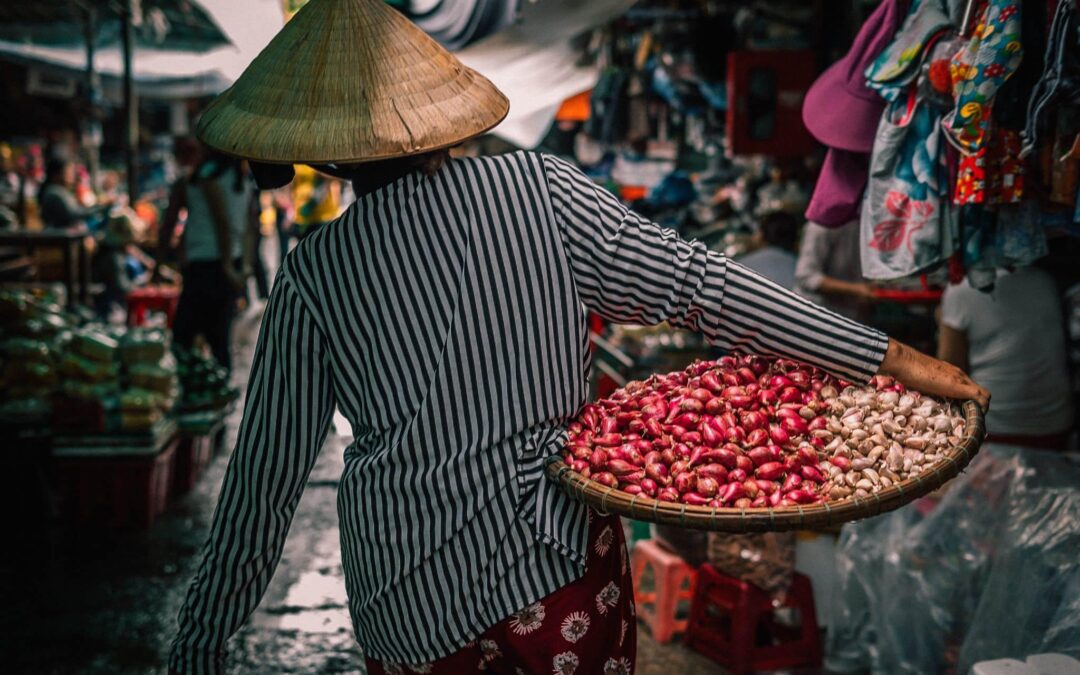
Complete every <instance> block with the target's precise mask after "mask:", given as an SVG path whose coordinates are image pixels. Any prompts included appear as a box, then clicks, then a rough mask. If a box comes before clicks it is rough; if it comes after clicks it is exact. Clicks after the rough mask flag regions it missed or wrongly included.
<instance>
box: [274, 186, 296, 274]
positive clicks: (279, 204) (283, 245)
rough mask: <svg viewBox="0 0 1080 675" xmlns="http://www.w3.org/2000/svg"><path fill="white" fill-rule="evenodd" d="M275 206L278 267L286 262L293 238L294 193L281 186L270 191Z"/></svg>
mask: <svg viewBox="0 0 1080 675" xmlns="http://www.w3.org/2000/svg"><path fill="white" fill-rule="evenodd" d="M270 195H271V200H272V203H273V207H274V229H275V230H277V240H278V267H281V266H282V265H284V264H285V256H286V255H288V253H289V245H290V243H291V242H292V238H293V216H294V213H293V204H292V194H291V191H290V190H289V189H288V188H280V189H277V190H274V191H273V192H271V193H270Z"/></svg>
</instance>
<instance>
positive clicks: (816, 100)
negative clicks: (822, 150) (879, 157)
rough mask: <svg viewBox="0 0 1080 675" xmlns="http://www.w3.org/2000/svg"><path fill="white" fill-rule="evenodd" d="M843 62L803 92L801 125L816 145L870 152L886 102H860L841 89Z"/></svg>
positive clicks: (838, 63) (872, 99) (842, 85)
mask: <svg viewBox="0 0 1080 675" xmlns="http://www.w3.org/2000/svg"><path fill="white" fill-rule="evenodd" d="M844 67H845V63H844V60H843V59H841V60H840V61H838V62H837V63H834V64H833V65H832V66H830V67H829V68H828V70H826V71H825V72H824V73H822V74H821V76H820V77H819V78H818V79H817V80H816V81H815V82H814V84H813V85H812V86H811V87H810V89H809V91H807V92H806V98H805V99H804V100H803V109H802V115H803V124H805V125H806V129H807V130H808V131H809V132H810V134H811V135H812V136H813V137H814V138H816V139H817V140H818V141H819V142H821V143H822V144H824V145H827V146H829V147H830V148H837V149H839V150H848V151H850V152H864V153H865V152H870V151H871V150H872V149H873V147H874V135H875V134H876V133H877V127H878V122H879V121H880V120H881V113H882V111H884V110H885V102H884V101H882V100H881V99H880V98H878V97H876V96H875V97H873V98H869V99H868V98H863V97H860V96H856V95H854V94H852V93H851V92H850V91H848V90H847V88H846V87H845V86H844V72H843V68H844Z"/></svg>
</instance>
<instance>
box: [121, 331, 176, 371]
mask: <svg viewBox="0 0 1080 675" xmlns="http://www.w3.org/2000/svg"><path fill="white" fill-rule="evenodd" d="M168 351H169V336H168V334H167V333H166V332H165V331H162V330H144V329H137V328H136V329H132V330H130V331H128V333H127V335H125V336H124V339H123V341H122V342H121V343H120V358H121V359H122V360H123V361H124V363H128V364H132V363H158V362H159V361H161V360H162V359H163V358H164V357H165V355H166V354H167V353H168Z"/></svg>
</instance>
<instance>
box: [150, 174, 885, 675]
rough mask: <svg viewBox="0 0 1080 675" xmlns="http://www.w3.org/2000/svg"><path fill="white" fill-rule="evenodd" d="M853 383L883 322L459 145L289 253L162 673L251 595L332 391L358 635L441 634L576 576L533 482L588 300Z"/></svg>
mask: <svg viewBox="0 0 1080 675" xmlns="http://www.w3.org/2000/svg"><path fill="white" fill-rule="evenodd" d="M588 311H592V312H595V313H596V314H598V315H600V316H602V317H604V318H605V319H607V320H609V321H614V322H621V323H635V324H656V323H659V322H663V321H668V322H670V323H671V324H673V325H675V326H679V327H682V328H687V329H691V330H695V331H699V332H701V333H702V334H704V335H705V336H706V337H707V338H708V339H709V340H710V341H711V342H713V343H714V344H716V345H719V346H722V347H725V348H728V349H742V350H746V351H750V352H756V353H761V354H770V355H778V356H785V357H792V358H797V359H801V360H803V361H807V362H809V363H812V364H814V365H817V366H820V367H822V368H825V369H826V370H829V371H831V372H833V373H835V374H837V375H840V376H843V377H845V378H848V379H853V380H865V379H867V378H868V377H869V376H870V375H872V374H873V373H874V372H875V371H876V370H877V368H878V365H879V364H880V362H881V359H882V358H883V357H884V353H885V347H886V342H887V341H886V338H885V336H884V335H882V334H881V333H879V332H876V331H874V330H871V329H868V328H865V327H863V326H861V325H859V324H857V323H854V322H852V321H850V320H848V319H846V318H843V317H841V316H839V315H837V314H834V313H831V312H829V311H826V310H823V309H821V308H820V307H817V306H815V305H813V304H810V303H809V302H808V301H806V300H804V299H802V298H799V297H798V296H795V295H793V294H792V293H790V292H788V291H786V290H784V289H782V288H780V287H779V286H777V285H775V284H773V283H772V282H770V281H768V280H766V279H764V278H763V277H761V276H759V275H757V274H755V273H754V272H751V271H749V270H747V269H746V268H744V267H742V266H740V265H738V264H735V263H733V262H731V261H729V260H727V259H726V258H725V257H724V256H723V255H720V254H718V253H714V252H710V251H708V250H707V249H706V248H705V246H704V245H702V244H700V243H697V242H687V241H684V240H682V239H680V238H679V237H678V235H676V234H675V233H674V232H672V231H670V230H665V229H661V228H660V227H659V226H657V225H655V224H653V223H651V222H649V221H648V220H646V219H644V218H642V217H640V216H638V215H636V214H635V213H633V212H631V211H629V210H627V209H626V207H624V206H623V205H622V204H621V203H620V202H619V201H618V200H617V199H615V198H614V197H612V196H611V195H610V194H609V193H607V192H606V191H604V190H603V189H601V188H599V187H597V186H596V185H594V184H593V183H592V182H591V181H589V180H588V179H587V178H586V177H585V176H584V175H583V174H582V173H580V172H579V171H578V170H576V169H575V168H573V167H572V166H571V165H569V164H567V163H566V162H564V161H562V160H559V159H556V158H554V157H550V156H545V155H539V154H534V153H524V152H519V153H514V154H509V155H503V156H499V157H487V158H480V159H459V160H454V161H451V162H449V163H448V164H447V165H446V166H445V167H443V168H442V169H441V170H439V171H438V172H437V173H436V174H435V175H433V176H424V175H422V174H420V173H413V174H409V175H406V176H403V177H401V178H399V179H397V180H396V181H394V182H392V183H390V184H389V185H387V186H384V187H383V188H380V189H378V190H376V191H374V192H372V193H370V194H367V195H365V196H363V197H361V198H360V199H359V200H358V201H357V202H356V203H355V204H353V205H352V206H351V207H350V208H349V209H348V210H347V211H346V212H345V213H344V214H343V215H342V216H341V217H340V218H338V219H337V220H335V221H333V222H331V223H329V224H327V225H325V226H323V227H321V228H319V229H318V230H316V231H315V232H313V233H312V234H311V235H309V236H308V237H307V238H305V239H304V240H303V241H302V242H301V243H300V245H299V246H297V248H296V249H295V250H294V251H293V252H292V253H290V255H289V257H288V259H287V260H286V262H285V265H284V266H283V268H282V270H281V271H280V272H279V275H278V280H277V283H276V284H275V286H274V290H273V293H272V296H271V298H270V301H269V303H268V304H267V308H266V314H265V318H264V319H263V325H262V332H261V335H260V337H259V342H258V346H257V348H256V353H255V357H254V362H253V364H252V372H251V376H250V382H249V388H248V394H247V403H246V409H245V411H244V417H243V421H242V423H241V428H240V431H239V437H238V439H237V445H236V449H235V451H234V453H233V456H232V459H231V460H230V464H229V468H228V472H227V473H226V475H225V481H224V485H223V487H222V492H221V497H220V500H219V503H218V507H217V512H216V513H215V516H214V522H213V526H212V529H211V533H210V537H209V540H208V542H207V545H206V553H205V558H204V560H203V562H202V563H201V566H200V567H199V569H198V572H197V574H196V576H195V579H194V581H193V583H192V586H191V589H190V591H189V593H188V596H187V601H186V603H185V605H184V607H183V609H182V610H181V613H180V630H179V634H178V636H177V638H176V640H175V642H174V644H173V651H172V655H171V658H170V664H171V666H172V667H174V668H175V669H177V670H179V671H184V672H187V671H191V672H200V673H201V672H215V671H217V670H219V669H220V667H221V660H220V659H221V656H220V655H221V653H222V650H223V647H224V644H225V641H226V639H227V638H228V637H229V636H230V635H231V634H232V633H233V632H234V631H236V630H237V628H239V627H240V625H241V624H242V623H243V622H244V621H245V620H246V618H247V617H248V615H249V614H250V613H251V612H252V611H253V610H254V608H255V606H256V605H257V604H258V602H259V599H260V597H261V596H262V594H263V591H264V590H265V588H266V586H267V584H268V582H269V581H270V577H271V575H272V574H273V571H274V567H275V565H276V564H277V562H278V559H279V557H280V555H281V551H282V546H283V544H284V541H285V536H286V533H287V531H288V527H289V521H290V518H291V516H292V514H293V510H294V509H295V507H296V504H297V501H298V500H299V498H300V494H301V492H302V490H303V488H304V484H305V480H306V478H307V476H308V473H309V472H310V471H311V468H312V465H313V464H314V463H315V459H316V456H317V454H318V451H319V448H320V446H321V445H322V442H323V440H324V437H325V435H326V432H327V428H328V425H329V422H330V419H331V416H332V414H333V411H334V408H335V406H337V407H338V408H340V410H341V412H342V414H343V415H344V416H345V417H346V418H347V419H348V420H349V422H350V424H351V425H352V428H353V431H354V435H355V438H354V440H353V442H352V443H351V444H350V445H349V446H348V448H347V449H346V451H345V469H344V473H343V475H342V477H341V482H340V489H339V495H338V511H339V516H340V523H341V545H342V561H343V564H344V569H345V576H346V586H347V590H348V595H349V610H350V613H351V616H352V620H353V624H354V628H355V632H356V637H357V640H358V641H359V643H360V645H361V646H362V647H363V649H364V650H365V652H366V653H367V654H368V655H370V656H372V657H374V658H376V659H379V660H380V661H384V662H393V663H422V662H427V661H431V660H434V659H437V658H439V657H442V656H445V655H447V654H449V653H452V652H454V651H456V650H457V649H459V648H461V647H462V646H463V645H465V644H466V643H468V642H469V641H470V640H472V639H474V638H475V637H476V636H477V635H479V634H480V633H481V632H482V631H483V630H484V629H485V628H486V627H488V626H490V625H492V624H495V623H497V622H498V621H500V620H501V619H503V618H505V617H507V616H509V615H510V614H512V613H513V612H515V611H517V610H518V609H520V608H522V607H524V606H526V605H528V604H529V603H531V602H534V601H536V600H539V599H540V598H542V597H543V596H545V595H547V594H549V593H551V592H553V591H555V590H556V589H558V588H560V587H561V586H564V585H566V584H568V583H570V582H572V581H574V580H575V579H577V578H578V577H579V576H580V575H581V574H582V572H583V566H584V560H585V540H586V535H587V524H586V517H585V512H584V507H582V506H581V505H580V504H579V503H577V502H575V501H573V500H571V499H570V498H568V497H567V496H566V495H564V494H563V493H562V492H560V491H559V490H558V489H557V488H556V487H555V486H554V485H553V484H552V483H551V482H550V481H548V480H546V479H544V477H543V470H542V466H543V461H544V459H545V458H546V457H548V456H549V455H551V454H553V453H556V452H557V451H558V449H559V447H560V445H561V443H562V442H563V440H564V438H565V431H564V428H565V425H566V423H567V422H568V421H569V420H570V419H571V418H572V417H573V416H574V414H575V413H576V412H577V411H578V410H579V409H580V407H581V406H582V405H583V404H584V403H585V401H586V395H587V377H588V373H589V368H590V352H589V338H588V328H587V323H586V318H587V312H588Z"/></svg>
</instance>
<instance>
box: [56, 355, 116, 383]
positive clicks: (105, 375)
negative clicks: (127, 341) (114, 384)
mask: <svg viewBox="0 0 1080 675" xmlns="http://www.w3.org/2000/svg"><path fill="white" fill-rule="evenodd" d="M118 370H119V369H118V367H117V365H116V364H115V363H101V362H99V361H92V360H90V359H87V358H84V357H82V356H80V355H78V354H73V353H71V352H68V353H67V354H64V358H63V359H62V360H61V361H60V374H61V375H63V376H64V377H65V378H73V379H75V380H79V381H81V382H88V383H90V384H96V383H99V382H105V381H106V380H116V377H117V372H118Z"/></svg>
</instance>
